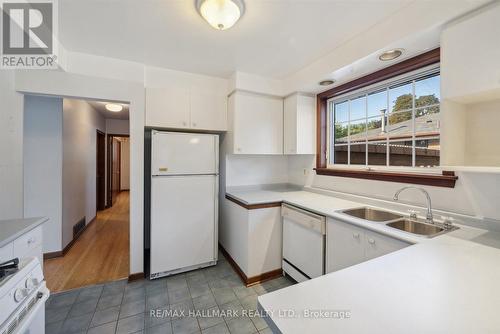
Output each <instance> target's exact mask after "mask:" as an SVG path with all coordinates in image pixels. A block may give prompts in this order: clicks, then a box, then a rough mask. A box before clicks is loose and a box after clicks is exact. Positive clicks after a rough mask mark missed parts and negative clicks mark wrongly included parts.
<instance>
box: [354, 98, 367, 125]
mask: <svg viewBox="0 0 500 334" xmlns="http://www.w3.org/2000/svg"><path fill="white" fill-rule="evenodd" d="M360 118H366V96H361V97H358V98H357V99H354V100H351V120H354V119H360Z"/></svg>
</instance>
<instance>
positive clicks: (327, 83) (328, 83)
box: [319, 80, 335, 86]
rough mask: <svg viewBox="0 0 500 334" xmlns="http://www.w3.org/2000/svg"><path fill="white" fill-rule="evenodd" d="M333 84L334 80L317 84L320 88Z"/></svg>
mask: <svg viewBox="0 0 500 334" xmlns="http://www.w3.org/2000/svg"><path fill="white" fill-rule="evenodd" d="M334 83H335V80H323V81H320V82H319V84H320V86H330V85H333V84H334Z"/></svg>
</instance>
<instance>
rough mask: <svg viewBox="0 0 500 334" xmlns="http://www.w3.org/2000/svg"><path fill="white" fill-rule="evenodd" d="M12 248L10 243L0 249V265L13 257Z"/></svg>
mask: <svg viewBox="0 0 500 334" xmlns="http://www.w3.org/2000/svg"><path fill="white" fill-rule="evenodd" d="M13 247H14V246H13V244H12V242H10V243H8V244H7V245H5V246H3V247H0V263H1V262H5V261H8V260H10V259H12V258H13V257H14V251H13Z"/></svg>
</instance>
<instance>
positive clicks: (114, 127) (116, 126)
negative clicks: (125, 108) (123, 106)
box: [106, 118, 130, 135]
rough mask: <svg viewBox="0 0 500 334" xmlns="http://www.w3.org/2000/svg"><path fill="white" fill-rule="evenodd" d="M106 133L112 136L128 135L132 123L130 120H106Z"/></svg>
mask: <svg viewBox="0 0 500 334" xmlns="http://www.w3.org/2000/svg"><path fill="white" fill-rule="evenodd" d="M106 133H108V134H112V135H128V134H129V133H130V121H129V120H128V119H110V118H107V119H106Z"/></svg>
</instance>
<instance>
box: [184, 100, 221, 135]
mask: <svg viewBox="0 0 500 334" xmlns="http://www.w3.org/2000/svg"><path fill="white" fill-rule="evenodd" d="M226 102H227V97H226V95H223V94H218V93H216V92H213V93H212V92H197V93H192V94H191V128H193V129H207V130H218V131H225V130H226V129H227V106H226Z"/></svg>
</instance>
